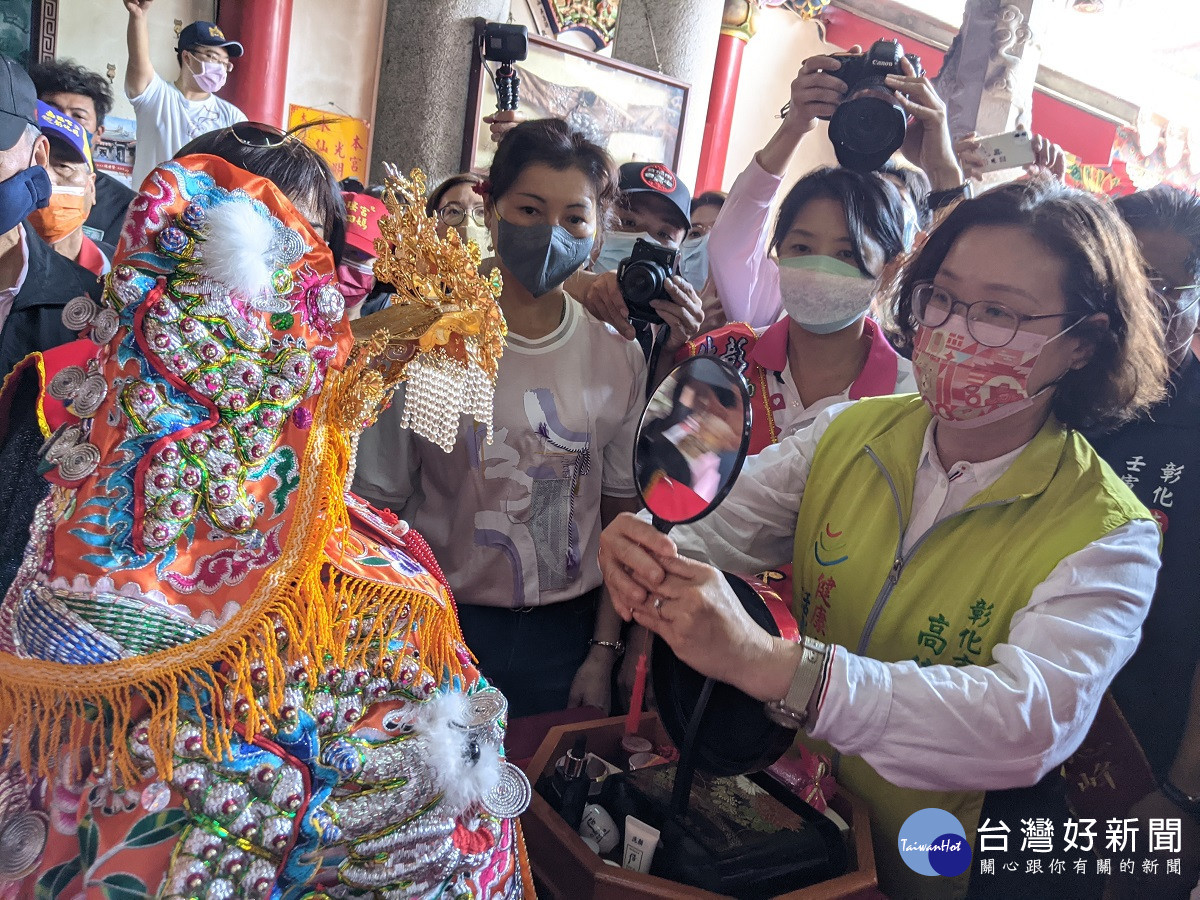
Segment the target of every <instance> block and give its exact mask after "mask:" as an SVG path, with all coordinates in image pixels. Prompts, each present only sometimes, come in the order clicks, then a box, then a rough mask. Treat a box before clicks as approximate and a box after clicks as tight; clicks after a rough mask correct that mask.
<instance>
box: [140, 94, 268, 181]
mask: <svg viewBox="0 0 1200 900" xmlns="http://www.w3.org/2000/svg"><path fill="white" fill-rule="evenodd" d="M129 102H130V103H132V104H133V111H134V112H135V113H136V114H137V152H136V153H135V155H134V163H133V188H134V190H137V189H138V188H140V187H141V185H142V182H143V181H144V180H145V179H146V176H147V175H149V174H150V172H151V171H153V169H154V167H155V166H157V165H159V164H160V163H164V162H166V161H167V160H168V159H170V158H171V157H172V156H174V155H175V154H176V153H178V152H179V150H180V148H182V147H183V146H184V145H185V144H187V143H188V142H189V141H191V140H192V139H193V138H198V137H199V136H200V135H202V134H207V133H208V132H210V131H216V130H217V129H218V128H228V127H229V126H230V125H232V124H234V123H235V122H245V121H246V117H245V115H243V114H242V111H241V110H240V109H238V108H237V107H236V106H234V105H233V104H232V103H228V102H226V101H225V100H222V99H221V98H220V97H218V96H216V95H215V94H209V95H208V97H207V98H206V99H204V100H188V99H187V98H186V97H184V96H183V94H182V93H180V91H179V88H177V87H175V85H173V84H170V83H168V82H167V81H164V80H163V78H162V77H161V76H160V75H155V76H154V77H153V78H152V79H150V84H149V85H147V87H146V89H145V90H144V91H142V92H141V93H140V94H138V95H137V96H136V97H130V98H129Z"/></svg>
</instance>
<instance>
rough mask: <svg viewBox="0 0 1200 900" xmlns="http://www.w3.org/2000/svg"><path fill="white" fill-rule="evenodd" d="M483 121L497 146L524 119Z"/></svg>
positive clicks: (512, 114)
mask: <svg viewBox="0 0 1200 900" xmlns="http://www.w3.org/2000/svg"><path fill="white" fill-rule="evenodd" d="M146 2H149V0H146ZM483 121H484V122H486V123H487V124H488V125H490V126H491V133H492V143H493V144H498V143H500V139H501V138H503V137H504V136H505V135H506V134H508V133H509V132H510V131H512V130H513V129H514V128H516V127H517V126H518V125H520V124H521V123H522V122H524V121H525V117H524V116H522V115H521V114H520V113H519V112H517V111H516V110H515V109H502V110H499V111H498V112H494V113H492V114H491V115H490V116H484V117H483Z"/></svg>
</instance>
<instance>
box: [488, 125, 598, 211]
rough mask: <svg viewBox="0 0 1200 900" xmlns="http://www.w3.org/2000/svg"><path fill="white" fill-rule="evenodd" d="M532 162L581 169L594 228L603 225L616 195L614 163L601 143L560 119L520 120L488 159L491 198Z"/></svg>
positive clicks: (560, 167) (496, 197)
mask: <svg viewBox="0 0 1200 900" xmlns="http://www.w3.org/2000/svg"><path fill="white" fill-rule="evenodd" d="M534 163H542V164H543V165H547V166H549V167H550V168H552V169H555V170H557V171H559V172H561V171H563V170H565V169H572V168H574V169H579V170H580V171H581V172H583V173H584V174H585V175H586V176H587V178H588V181H590V182H591V184H592V189H593V190H594V191H595V195H596V226H597V231H599V230H600V229H602V228H603V227H604V226H605V224H606V223H607V221H608V216H609V213H611V212H612V208H613V204H614V203H615V202H616V199H617V166H616V163H614V162H613V160H612V157H611V156H609V155H608V152H607V151H606V150H605V149H604V148H603V147H601V146H599V145H598V144H594V143H592V142H591V141H589V140H588V139H587V138H586V137H585V136H584V135H583V133H582V132H579V131H576V130H575V129H573V128H572V127H571V126H570V125H568V124H567V123H566V122H564V121H563V120H562V119H532V120H530V121H528V122H522V123H521V124H520V125H518V126H517V127H516V128H514V129H512V130H511V131H510V132H508V134H506V135H504V140H502V141H501V142H500V146H499V147H498V148H497V149H496V155H495V157H494V158H493V159H492V168H491V170H490V171H489V172H488V180H489V181H490V182H491V185H490V187H489V192H490V196H491V200H492V202H493V203H494V202H495V201H496V200H497V199H499V198H500V197H503V196H504V195H505V194H506V193H508V191H509V190H510V189H511V188H512V186H513V184H514V183H516V180H517V179H518V178H519V177H520V176H521V172H522V171H523V170H524V169H525V168H526V166H530V165H532V164H534Z"/></svg>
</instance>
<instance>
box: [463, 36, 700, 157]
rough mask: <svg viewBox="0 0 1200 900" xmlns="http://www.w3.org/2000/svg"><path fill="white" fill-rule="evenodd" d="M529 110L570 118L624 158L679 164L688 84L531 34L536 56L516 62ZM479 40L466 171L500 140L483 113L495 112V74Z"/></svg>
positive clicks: (536, 115)
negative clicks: (482, 54) (480, 52)
mask: <svg viewBox="0 0 1200 900" xmlns="http://www.w3.org/2000/svg"><path fill="white" fill-rule="evenodd" d="M514 68H515V69H516V70H517V75H518V76H520V79H521V83H520V105H519V107H518V109H519V111H520V113H521V115H522V116H524V117H525V118H527V119H540V118H546V117H549V116H556V117H558V118H562V119H566V120H567V121H568V122H570V123H571V125H573V126H574V127H575V128H577V129H578V130H580V131H582V132H583V133H584V134H586V135H587V136H588V137H589V138H590V139H591V140H593V141H595V142H596V143H597V144H599V145H600V146H602V147H604V148H605V149H606V150H608V152H609V153H610V154H612V157H613V159H615V160H616V161H617V163H618V165H619V164H620V163H625V162H632V161H641V162H664V163H666V164H667V165H668V166H670V167H671V168H672V169H677V168H678V167H679V150H680V143H681V141H682V134H683V123H684V115H685V114H686V112H687V101H688V87H689V86H688V84H687V83H686V82H683V81H677V80H676V79H674V78H668V77H667V76H666V75H660V74H659V73H658V72H651V71H650V70H649V69H643V68H641V67H640V66H634V65H631V64H629V63H625V62H621V61H619V60H614V59H609V58H607V57H604V56H600V55H598V54H595V53H590V52H588V51H587V50H580V49H578V48H576V47H571V46H569V45H567V44H563V43H559V42H558V41H554V40H550V39H548V38H544V37H538V36H536V35H532V34H531V35H530V36H529V56H528V58H527V59H525V60H524V61H523V62H519V63H515V64H514ZM495 69H496V63H492V62H488V63H487V64H486V68H485V64H484V61H483V59H482V58H481V56H480V54H479V49H478V46H476V49H475V53H474V56H473V59H472V67H471V86H470V93H469V95H468V98H467V122H466V127H465V128H464V129H463V153H462V170H463V171H464V172H486V171H487V169H488V167H489V166H490V165H491V163H492V154H493V152H494V151H495V144H493V143H492V139H491V135H490V133H489V131H488V125H487V123H486V122H484V121H483V117H484V116H486V115H489V114H491V113H493V112H495V110H496V89H495V86H494V85H493V83H492V75H491V73H492V72H494V71H495Z"/></svg>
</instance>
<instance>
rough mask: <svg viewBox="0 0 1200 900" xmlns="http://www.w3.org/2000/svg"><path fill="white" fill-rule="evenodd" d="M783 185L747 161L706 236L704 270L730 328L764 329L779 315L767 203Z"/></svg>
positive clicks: (776, 267) (756, 162)
mask: <svg viewBox="0 0 1200 900" xmlns="http://www.w3.org/2000/svg"><path fill="white" fill-rule="evenodd" d="M782 182H783V179H782V178H780V177H779V176H778V175H772V174H771V173H770V172H768V171H767V170H766V169H764V168H763V167H762V166H760V165H759V164H758V160H757V159H751V160H750V165H748V166H746V170H745V171H744V172H742V174H741V175H739V176H738V177H737V180H736V181H734V183H733V186H732V187H731V188H730V189H729V196H728V197H726V198H725V204H724V206H722V207H721V212H720V214H719V215H718V216H717V221H716V222H715V223H714V224H713V227H712V231H710V232H709V235H708V269H709V272H710V273H711V274H712V280H713V284H714V285H715V286H716V289H717V295H718V297H720V300H721V306H722V307H723V308H724V309H725V317H726V319H727V320H728V321H730V322H747V323H749V324H750V325H751V326H752V327H754V328H761V327H764V326H767V325H770V324H771V323H772V322H774V321H775V320H776V319H778V318H779V314H780V313H781V312H782V311H783V300H782V298H781V297H780V294H779V266H778V264H777V263H776V262H775V260H773V259H771V257H770V255H769V247H770V242H771V227H770V215H771V203H772V202H773V201H774V200H775V194H776V193H778V191H779V186H780V184H782Z"/></svg>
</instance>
